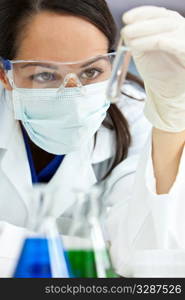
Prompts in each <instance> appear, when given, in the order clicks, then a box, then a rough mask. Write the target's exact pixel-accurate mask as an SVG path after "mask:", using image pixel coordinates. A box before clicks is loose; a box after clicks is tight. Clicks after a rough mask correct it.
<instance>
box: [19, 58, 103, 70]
mask: <svg viewBox="0 0 185 300" xmlns="http://www.w3.org/2000/svg"><path fill="white" fill-rule="evenodd" d="M98 60H107V58H106V57H96V58H95V59H93V60H91V61H89V62H86V63H85V64H83V65H81V66H80V68H86V67H88V66H90V65H92V64H93V63H95V62H97V61H98ZM59 64H60V63H59ZM66 64H68V63H66ZM74 64H75V63H74ZM27 67H43V68H48V69H52V70H58V68H57V67H56V66H54V65H50V64H47V63H39V62H29V63H27V64H25V65H23V66H21V69H24V68H27Z"/></svg>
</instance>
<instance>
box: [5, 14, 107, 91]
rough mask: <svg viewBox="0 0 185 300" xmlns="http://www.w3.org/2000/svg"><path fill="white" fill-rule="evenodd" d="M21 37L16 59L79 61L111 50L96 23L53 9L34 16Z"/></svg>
mask: <svg viewBox="0 0 185 300" xmlns="http://www.w3.org/2000/svg"><path fill="white" fill-rule="evenodd" d="M20 41H21V42H20V44H19V46H18V51H17V55H16V57H15V58H14V59H15V60H36V61H38V60H42V61H43V60H46V61H55V62H75V61H81V60H86V59H89V58H91V57H93V56H97V55H101V54H105V53H107V51H108V39H107V38H106V36H105V35H104V34H103V33H102V32H101V31H100V30H99V29H98V28H97V27H96V26H94V25H92V24H91V23H90V22H88V21H86V20H84V19H82V18H80V17H75V16H70V15H60V14H55V13H51V12H42V13H39V14H37V15H35V16H34V17H32V19H31V20H30V22H29V24H28V25H27V26H26V28H25V30H24V32H23V36H22V38H21V39H20ZM5 87H6V88H8V89H11V88H10V86H7V85H6V86H5Z"/></svg>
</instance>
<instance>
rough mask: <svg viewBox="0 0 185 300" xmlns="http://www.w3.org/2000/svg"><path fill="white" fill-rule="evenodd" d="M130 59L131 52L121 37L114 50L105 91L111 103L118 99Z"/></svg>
mask: <svg viewBox="0 0 185 300" xmlns="http://www.w3.org/2000/svg"><path fill="white" fill-rule="evenodd" d="M130 60H131V52H130V51H129V48H128V47H126V46H124V44H123V39H122V37H121V38H120V41H119V44H118V48H117V51H116V57H115V61H114V63H113V69H112V75H111V78H110V80H109V84H108V88H107V91H106V94H107V98H108V99H109V100H110V101H111V103H116V102H117V101H118V100H119V97H120V95H121V87H122V85H123V84H124V81H125V78H126V74H127V71H128V67H129V63H130Z"/></svg>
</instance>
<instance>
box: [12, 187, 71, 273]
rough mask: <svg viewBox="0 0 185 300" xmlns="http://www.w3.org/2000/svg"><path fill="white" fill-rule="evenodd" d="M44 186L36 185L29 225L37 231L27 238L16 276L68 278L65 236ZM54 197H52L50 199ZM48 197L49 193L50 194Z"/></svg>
mask: <svg viewBox="0 0 185 300" xmlns="http://www.w3.org/2000/svg"><path fill="white" fill-rule="evenodd" d="M46 193H47V192H46V191H45V188H44V186H43V185H42V186H40V185H38V186H35V187H34V193H33V199H32V200H33V202H32V213H31V218H30V220H29V228H30V229H32V230H33V232H34V234H33V235H31V236H28V237H26V238H25V240H24V241H23V246H22V249H21V251H20V256H19V258H18V263H17V266H16V268H15V271H14V274H13V277H16V278H54V277H55V278H68V277H70V271H69V268H68V267H69V265H68V262H67V257H66V253H65V250H64V248H63V243H62V239H61V236H60V235H59V233H58V230H57V226H56V223H55V220H54V218H53V217H51V216H49V215H48V213H47V210H46V205H45V204H46V201H45V198H46ZM50 200H51V201H52V199H50ZM47 201H48V195H47Z"/></svg>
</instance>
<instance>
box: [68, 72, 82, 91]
mask: <svg viewBox="0 0 185 300" xmlns="http://www.w3.org/2000/svg"><path fill="white" fill-rule="evenodd" d="M63 85H64V87H65V88H70V87H81V86H82V84H81V82H80V80H79V78H78V76H77V75H76V74H73V73H70V74H67V75H66V77H65V79H64V83H63Z"/></svg>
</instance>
